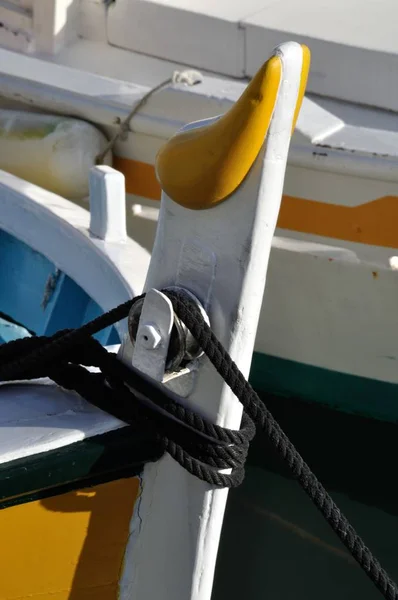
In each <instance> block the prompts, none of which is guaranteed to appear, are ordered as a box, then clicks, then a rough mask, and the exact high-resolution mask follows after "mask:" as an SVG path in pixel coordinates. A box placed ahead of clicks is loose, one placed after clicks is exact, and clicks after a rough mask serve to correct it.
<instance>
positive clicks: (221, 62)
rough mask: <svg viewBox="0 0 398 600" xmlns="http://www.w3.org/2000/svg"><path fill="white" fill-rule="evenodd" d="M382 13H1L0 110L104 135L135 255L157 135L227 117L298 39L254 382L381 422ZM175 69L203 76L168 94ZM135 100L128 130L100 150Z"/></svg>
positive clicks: (152, 218)
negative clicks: (283, 45) (302, 88)
mask: <svg viewBox="0 0 398 600" xmlns="http://www.w3.org/2000/svg"><path fill="white" fill-rule="evenodd" d="M381 6H382V9H381V8H380V7H381ZM358 11H359V12H360V15H361V19H360V21H358V19H357V16H356V15H357V13H358ZM380 11H382V15H383V18H382V19H381V18H380ZM396 11H397V9H396V5H395V2H393V1H392V0H383V1H380V2H378V3H375V2H373V1H371V0H361V1H359V0H349V1H347V0H346V1H344V2H343V1H342V0H337V1H336V2H333V3H325V2H318V1H316V2H315V0H305V1H304V2H300V3H299V5H298V4H297V2H296V1H295V0H280V1H277V2H274V1H273V2H270V1H269V0H250V1H249V2H245V3H242V2H240V1H238V0H236V1H235V0H228V1H227V0H225V1H224V0H223V1H221V0H218V1H217V2H210V1H207V2H204V1H203V0H116V1H115V2H109V1H102V0H80V1H78V0H56V1H53V0H26V1H25V0H24V1H22V0H18V1H17V0H13V1H7V2H1V3H0V22H1V23H2V27H1V28H0V44H1V45H2V46H3V49H2V50H1V51H0V58H1V61H0V65H1V66H0V96H1V105H2V106H3V108H4V109H10V108H11V109H14V110H15V109H17V108H19V109H21V108H22V109H23V110H30V111H32V110H33V111H45V112H48V113H50V114H61V115H63V116H68V117H71V116H72V117H78V118H79V119H82V120H84V121H86V122H89V123H91V124H93V125H94V126H96V127H97V129H98V130H99V131H101V132H102V133H103V134H105V135H106V136H107V138H108V139H110V140H113V142H114V143H113V147H112V151H113V158H112V164H113V166H114V167H115V168H116V169H117V170H120V171H121V172H122V173H123V174H124V176H125V180H126V191H127V227H128V235H129V236H130V237H132V238H133V239H135V240H136V241H137V242H139V243H140V244H141V245H143V246H144V247H145V248H147V249H148V250H151V249H152V244H153V239H154V232H155V227H156V221H157V215H158V206H159V198H160V187H159V183H158V181H157V178H156V175H155V171H154V166H153V165H154V161H155V156H156V154H157V152H158V150H159V148H160V147H161V145H162V144H163V143H164V141H165V140H167V139H168V138H169V137H170V136H171V135H173V134H174V133H175V131H177V130H178V129H179V128H181V127H182V126H184V125H185V124H186V123H188V122H191V121H193V120H195V119H198V118H206V117H210V116H213V115H214V114H220V113H223V112H225V111H226V110H227V109H228V108H229V107H230V106H231V104H232V103H233V102H234V101H235V100H236V99H237V98H238V97H239V96H240V94H241V93H242V91H243V89H244V87H245V81H246V80H247V78H250V77H251V76H252V75H253V73H254V72H255V70H256V69H257V67H258V65H259V64H260V63H261V61H262V60H263V56H264V55H265V54H267V53H269V52H270V51H271V50H272V48H273V47H274V46H275V44H277V43H280V42H283V41H284V40H286V39H295V40H298V41H300V42H303V43H308V44H309V45H310V46H311V49H312V52H313V56H314V60H313V65H312V69H311V73H310V77H309V83H308V93H307V96H306V98H305V100H304V103H303V109H302V111H301V114H300V118H299V121H298V124H297V128H296V131H295V134H294V136H293V141H292V147H291V151H290V154H289V163H288V169H287V176H286V181H285V187H284V197H283V202H282V208H281V213H280V217H279V221H278V228H277V237H276V239H275V241H274V244H273V251H272V253H271V263H270V280H271V284H270V286H269V287H268V289H267V292H266V296H265V300H264V308H263V310H262V313H261V318H260V324H259V329H258V335H257V339H256V346H255V351H256V352H255V358H254V363H253V370H252V380H253V382H254V383H255V384H256V386H257V387H258V388H262V389H264V390H266V391H269V392H274V393H280V394H285V395H296V396H299V397H301V398H305V399H310V400H317V401H321V402H325V403H328V404H330V405H332V406H334V407H336V408H339V409H342V410H348V411H354V412H359V413H362V414H367V415H371V416H374V417H377V418H382V419H393V420H395V418H396V414H395V393H396V384H397V383H398V372H397V369H396V358H397V352H396V342H395V340H396V338H397V334H398V322H397V319H396V318H395V297H396V291H397V287H396V286H397V277H396V273H395V269H396V264H397V258H396V254H398V251H397V247H398V240H397V236H396V232H395V226H394V223H395V221H396V216H397V215H396V213H397V207H398V202H397V197H398V193H397V175H396V173H397V170H396V165H397V148H398V143H397V142H398V132H397V124H396V115H395V114H394V111H397V110H398V105H397V100H396V98H397V97H398V94H397V91H398V90H396V89H395V87H394V86H398V84H397V82H396V81H397V80H396V78H395V77H393V76H391V73H393V72H394V65H395V64H396V63H395V61H396V60H397V58H396V57H397V52H398V48H397V45H396V42H395V35H393V29H394V25H393V24H394V22H395V15H396ZM376 20H377V23H378V26H377V28H375V27H374V22H375V21H376ZM354 22H355V23H357V24H358V23H360V26H359V25H358V27H356V28H354V27H353V23H354ZM187 66H188V67H189V68H191V69H192V68H193V69H200V71H201V72H202V76H203V79H202V80H201V82H200V83H197V84H196V85H187V84H186V83H172V82H171V80H172V77H173V73H174V72H175V71H176V70H178V71H179V73H180V76H179V77H177V81H178V80H182V81H185V80H186V79H187V77H186V76H185V75H183V76H182V77H181V72H182V71H183V69H186V68H187ZM191 75H192V74H191ZM174 79H175V80H176V78H174ZM197 80H198V79H197V78H196V79H195V77H194V79H193V81H197ZM188 81H189V74H188ZM151 91H152V94H151ZM148 94H151V95H150V97H148ZM143 99H145V102H143ZM139 103H140V107H139V110H137V112H136V114H134V116H133V117H132V119H131V122H130V123H129V126H128V131H124V132H123V135H119V137H118V138H117V139H114V138H115V135H117V134H118V133H120V124H121V123H123V122H124V121H125V120H126V118H127V117H128V116H129V114H130V113H131V110H132V108H134V107H135V106H138V104H139ZM4 118H5V119H6V118H7V114H5V117H4ZM82 137H84V136H82ZM82 143H83V142H82ZM20 155H23V151H22V150H21V153H20ZM19 160H20V156H18V161H19ZM90 161H91V162H93V157H92V156H91V158H90V160H89V161H87V162H88V163H90ZM6 162H7V161H6ZM0 166H1V164H0ZM4 168H8V169H9V170H10V167H9V166H8V167H6V165H4ZM65 173H67V171H65ZM18 174H20V171H19V172H18ZM87 178H88V174H87ZM87 181H88V179H87ZM48 182H49V185H50V178H48ZM75 201H76V202H77V203H79V204H80V205H81V206H85V205H86V204H85V202H86V201H85V200H84V199H83V198H82V199H80V200H79V199H75ZM341 390H349V393H348V394H342V393H341ZM375 394H376V395H377V396H382V397H383V401H381V402H380V401H379V400H375Z"/></svg>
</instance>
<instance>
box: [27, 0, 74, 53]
mask: <svg viewBox="0 0 398 600" xmlns="http://www.w3.org/2000/svg"><path fill="white" fill-rule="evenodd" d="M78 17H79V0H34V4H33V34H34V38H35V51H36V52H39V53H41V52H42V53H45V54H56V53H57V52H59V50H61V49H62V48H63V47H64V46H66V45H67V44H69V43H70V42H72V41H74V40H75V39H77V31H78Z"/></svg>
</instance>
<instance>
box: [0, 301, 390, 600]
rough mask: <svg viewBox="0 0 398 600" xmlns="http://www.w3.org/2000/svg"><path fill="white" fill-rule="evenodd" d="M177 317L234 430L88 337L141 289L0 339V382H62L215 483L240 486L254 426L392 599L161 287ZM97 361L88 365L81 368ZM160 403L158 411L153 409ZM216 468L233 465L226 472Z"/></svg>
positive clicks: (269, 423)
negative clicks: (72, 325)
mask: <svg viewBox="0 0 398 600" xmlns="http://www.w3.org/2000/svg"><path fill="white" fill-rule="evenodd" d="M163 292H164V293H165V294H167V296H168V297H169V298H170V300H171V302H172V304H173V308H174V311H175V313H176V314H177V316H178V317H179V318H180V319H181V320H182V321H183V323H184V324H185V325H186V327H187V328H188V329H189V330H190V332H191V333H192V335H193V336H194V338H195V339H196V341H197V342H198V344H199V345H200V346H201V348H202V349H203V351H204V352H205V354H206V355H207V357H208V359H209V360H210V361H211V363H212V364H213V365H214V367H215V368H216V369H217V371H218V373H219V374H220V375H221V377H222V378H223V379H224V381H225V382H226V383H227V384H228V386H229V387H230V388H231V390H232V391H233V393H234V394H235V395H236V397H237V398H238V400H239V401H240V402H241V403H242V405H243V407H244V413H243V419H242V426H241V429H240V430H239V431H235V430H230V429H226V428H222V427H219V426H217V425H213V424H212V423H210V422H208V421H207V420H206V419H204V418H203V417H201V416H200V415H198V414H196V413H195V412H193V411H192V410H190V409H189V408H186V407H184V406H182V405H181V404H179V403H178V398H177V396H175V395H174V394H172V393H171V392H170V391H168V390H166V389H165V388H164V387H162V386H161V385H159V384H157V383H156V382H154V381H152V380H150V379H149V378H146V377H144V376H143V375H142V374H141V373H139V372H138V371H137V370H135V369H130V368H128V367H126V366H125V365H124V364H123V363H122V362H120V361H119V360H118V359H117V357H116V356H115V355H114V354H112V353H109V352H107V350H106V349H105V348H103V347H102V346H101V344H100V343H99V342H97V341H96V340H94V339H93V338H92V337H91V336H92V335H94V334H95V333H97V332H98V331H100V330H101V329H104V328H106V327H108V326H110V325H113V324H114V323H116V322H117V321H119V320H121V319H123V318H125V317H127V315H128V313H129V311H130V309H131V307H132V305H133V303H134V302H136V301H137V300H139V299H140V298H142V297H143V296H140V297H138V298H135V299H134V300H132V301H129V302H126V303H125V304H122V305H120V306H118V307H117V308H115V309H113V310H111V311H110V312H108V313H106V314H104V315H102V316H101V317H98V318H97V319H94V321H91V322H90V323H88V324H86V325H84V326H83V327H81V328H80V329H75V330H64V331H61V332H58V333H57V334H55V335H54V336H52V337H33V338H24V339H21V340H16V341H13V342H9V343H8V344H4V345H2V346H0V381H15V380H21V379H37V378H39V377H44V376H48V377H50V378H51V379H53V381H55V382H56V383H58V384H59V385H61V386H62V387H64V388H66V389H72V390H75V391H77V392H78V393H79V394H80V395H81V396H83V397H84V398H86V399H87V400H88V401H89V402H91V403H92V404H94V405H95V406H97V407H99V408H101V409H102V410H104V411H106V412H108V413H110V414H112V415H114V416H115V417H117V418H119V419H121V420H122V421H125V422H126V423H128V424H129V425H130V426H131V427H132V429H133V431H134V430H136V431H137V432H138V431H139V432H140V433H141V434H142V432H144V433H145V434H146V435H147V436H148V438H149V439H151V440H152V441H153V445H154V448H155V451H154V452H153V454H152V455H151V457H150V458H149V459H148V460H157V459H158V458H160V456H161V455H162V454H163V453H164V452H168V453H169V454H170V455H171V456H172V457H173V458H174V459H175V460H176V461H177V462H178V463H179V464H180V465H181V466H182V467H183V468H184V469H186V470H187V471H188V472H189V473H191V474H192V475H194V476H196V477H199V478H200V479H202V480H203V481H205V482H207V483H209V484H211V485H213V486H217V487H234V486H237V485H239V484H240V483H241V482H242V480H243V476H244V464H245V461H246V456H247V452H248V447H249V443H250V441H251V440H252V438H253V436H254V433H255V427H257V429H261V430H263V431H265V433H266V435H267V436H268V438H269V440H270V441H271V443H272V445H273V447H274V448H275V450H276V451H277V452H278V454H279V455H280V456H281V457H282V458H283V459H284V461H285V462H286V463H287V465H288V466H289V468H290V471H291V472H292V474H293V476H294V477H295V478H296V479H297V481H298V482H299V484H300V485H301V487H302V488H303V490H304V491H305V492H306V493H307V495H308V496H309V497H310V498H311V500H312V501H313V503H314V504H315V506H316V507H317V508H318V509H319V510H320V512H321V513H322V515H323V517H324V518H325V519H326V521H327V522H328V523H329V525H330V526H331V527H332V529H333V531H334V532H335V533H336V534H337V536H338V537H339V539H340V540H341V541H342V543H343V544H344V545H345V546H346V548H347V549H348V550H349V551H350V553H351V554H352V556H353V557H354V558H355V560H356V561H357V562H358V564H359V565H360V566H361V568H362V569H363V570H364V571H365V573H366V574H367V575H368V577H369V578H370V579H371V581H372V582H373V583H374V584H375V585H376V587H377V589H378V590H379V591H380V592H381V594H382V595H383V596H384V598H386V599H388V600H398V588H397V586H396V584H395V583H394V581H393V580H392V579H391V578H390V577H389V575H388V574H387V572H386V571H385V570H384V569H383V568H382V566H381V565H380V563H379V562H378V560H377V559H376V558H375V557H374V556H373V554H372V553H371V551H370V550H369V548H367V546H366V545H365V544H364V542H363V541H362V539H361V537H360V536H359V535H358V534H357V533H356V531H355V529H354V528H353V527H352V525H351V524H350V523H349V521H348V520H347V518H346V517H345V516H344V515H343V514H342V513H341V511H340V510H339V508H338V507H337V505H336V504H335V502H334V501H333V499H332V498H331V497H330V495H329V494H328V492H327V491H326V490H325V489H324V487H323V486H322V484H321V483H320V482H319V481H318V479H317V478H316V476H315V475H314V474H313V473H312V471H311V469H310V468H309V466H308V465H307V464H306V463H305V462H304V460H303V459H302V457H301V456H300V454H299V453H298V451H297V450H296V449H295V447H294V446H293V444H292V443H291V441H290V440H289V439H288V437H287V436H286V434H285V433H284V432H283V431H282V429H281V427H280V426H279V424H278V423H277V422H276V421H275V419H274V417H273V416H272V414H271V413H270V412H269V410H268V409H267V408H266V406H265V405H264V403H263V402H262V401H261V400H260V398H259V397H258V395H257V394H256V392H255V391H254V390H253V388H252V387H251V385H250V384H249V383H248V382H247V381H246V379H245V378H244V376H243V375H242V373H241V372H240V371H239V369H238V367H237V366H236V364H235V363H234V362H233V360H232V359H231V357H230V356H229V355H228V353H227V352H226V351H225V349H224V348H223V346H222V345H221V343H220V342H219V341H218V339H217V338H216V336H215V335H214V334H213V332H212V331H211V329H210V328H209V326H208V325H207V324H206V323H205V321H204V319H203V317H202V315H201V313H200V311H199V310H198V309H197V307H196V305H195V304H194V303H193V302H192V300H191V299H190V298H189V297H188V296H187V295H185V294H183V293H180V292H175V291H170V290H163ZM87 366H94V367H98V368H99V370H100V372H95V373H93V372H90V371H88V370H87V369H86V368H85V367H87ZM159 409H161V410H159ZM220 469H232V472H231V474H230V475H227V474H224V473H220V472H219V470H220Z"/></svg>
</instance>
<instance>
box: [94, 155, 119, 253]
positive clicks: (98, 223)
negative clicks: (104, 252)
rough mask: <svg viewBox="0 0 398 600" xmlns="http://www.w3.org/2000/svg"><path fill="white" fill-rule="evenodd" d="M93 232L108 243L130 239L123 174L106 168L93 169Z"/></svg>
mask: <svg viewBox="0 0 398 600" xmlns="http://www.w3.org/2000/svg"><path fill="white" fill-rule="evenodd" d="M90 233H91V234H92V235H95V236H96V237H98V238H99V239H101V240H104V241H106V242H122V241H124V240H126V237H127V233H126V196H125V181H124V175H123V174H122V173H120V172H119V171H116V170H115V169H112V168H111V167H108V166H106V165H101V166H96V167H92V168H91V169H90Z"/></svg>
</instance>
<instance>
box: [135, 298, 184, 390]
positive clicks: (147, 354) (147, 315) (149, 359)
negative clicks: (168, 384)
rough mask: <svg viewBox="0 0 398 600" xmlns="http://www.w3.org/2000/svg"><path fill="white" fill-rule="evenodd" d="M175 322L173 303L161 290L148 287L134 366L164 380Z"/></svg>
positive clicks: (139, 326) (157, 378) (140, 322)
mask: <svg viewBox="0 0 398 600" xmlns="http://www.w3.org/2000/svg"><path fill="white" fill-rule="evenodd" d="M173 323H174V311H173V305H172V304H171V302H170V300H169V299H168V298H167V296H165V295H164V294H162V292H159V291H158V290H155V289H151V290H148V292H147V293H146V296H145V300H144V304H143V307H142V312H141V317H140V321H139V325H138V330H137V335H136V337H135V341H134V350H133V359H132V363H133V366H134V367H136V368H137V369H139V370H140V371H142V372H143V373H145V374H146V375H149V377H151V378H152V379H155V380H156V381H163V377H164V372H165V368H166V360H167V353H168V349H169V342H170V334H171V330H172V328H173Z"/></svg>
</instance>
